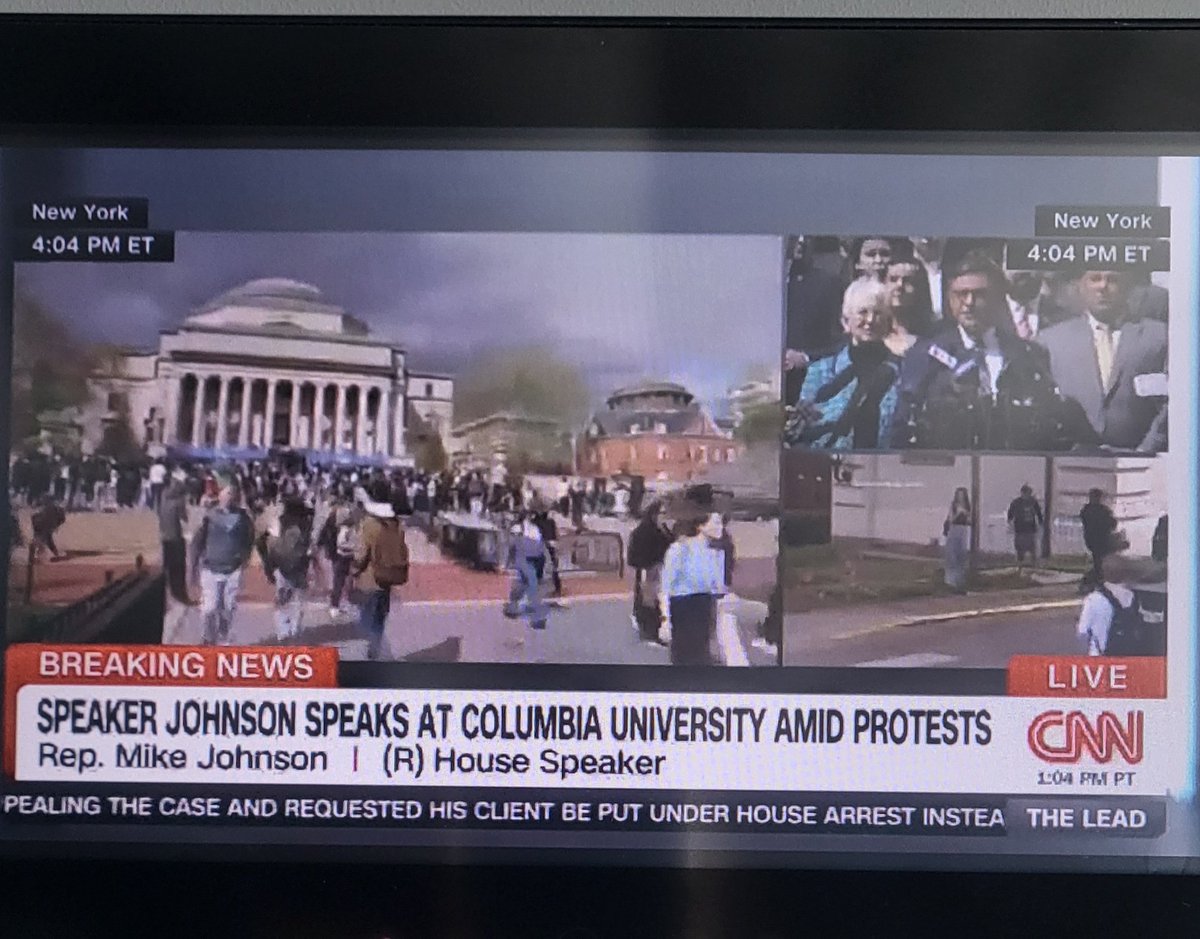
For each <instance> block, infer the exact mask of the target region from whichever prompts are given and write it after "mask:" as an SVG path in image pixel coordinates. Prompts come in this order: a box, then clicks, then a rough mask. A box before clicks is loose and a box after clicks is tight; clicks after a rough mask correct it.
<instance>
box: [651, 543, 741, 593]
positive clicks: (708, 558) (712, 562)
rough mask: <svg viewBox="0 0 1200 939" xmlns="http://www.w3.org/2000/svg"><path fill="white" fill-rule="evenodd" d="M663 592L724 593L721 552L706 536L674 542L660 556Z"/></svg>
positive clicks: (722, 556) (723, 562)
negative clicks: (663, 556)
mask: <svg viewBox="0 0 1200 939" xmlns="http://www.w3.org/2000/svg"><path fill="white" fill-rule="evenodd" d="M662 585H663V591H664V592H665V593H666V595H667V596H668V597H686V596H689V595H691V594H694V593H711V594H717V595H723V594H724V593H725V552H724V551H722V550H721V549H719V548H714V547H712V546H711V545H710V544H709V543H708V539H707V538H701V539H691V538H689V539H686V540H684V541H676V542H675V543H674V544H672V545H671V547H669V548H667V556H666V557H665V558H664V559H663V572H662Z"/></svg>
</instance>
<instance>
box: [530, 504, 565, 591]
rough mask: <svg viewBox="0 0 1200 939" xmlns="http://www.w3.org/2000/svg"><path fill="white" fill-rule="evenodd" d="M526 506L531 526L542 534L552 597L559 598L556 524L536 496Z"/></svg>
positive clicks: (560, 583) (559, 583)
mask: <svg viewBox="0 0 1200 939" xmlns="http://www.w3.org/2000/svg"><path fill="white" fill-rule="evenodd" d="M526 505H527V506H528V511H529V513H530V515H531V517H532V519H533V524H534V525H536V526H537V529H538V531H540V532H541V533H542V543H543V544H544V545H545V546H546V560H547V562H548V564H549V567H550V580H551V583H552V584H553V585H554V596H555V597H557V598H561V597H562V595H563V585H562V572H561V571H560V570H559V563H558V523H557V522H555V521H554V519H553V518H551V517H550V511H549V509H547V507H546V505H545V504H544V503H543V502H542V500H541V499H539V498H537V497H536V496H534V497H533V499H531V500H530V501H529V502H528V503H526Z"/></svg>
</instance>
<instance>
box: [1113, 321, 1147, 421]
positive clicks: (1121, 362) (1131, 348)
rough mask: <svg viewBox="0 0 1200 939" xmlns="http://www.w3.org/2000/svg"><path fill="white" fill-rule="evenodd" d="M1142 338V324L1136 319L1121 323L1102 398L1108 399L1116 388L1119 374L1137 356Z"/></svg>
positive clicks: (1119, 377) (1119, 378)
mask: <svg viewBox="0 0 1200 939" xmlns="http://www.w3.org/2000/svg"><path fill="white" fill-rule="evenodd" d="M1141 338H1142V324H1141V323H1140V322H1138V321H1137V320H1134V321H1133V322H1129V323H1123V324H1122V326H1121V339H1120V341H1119V342H1118V343H1117V354H1116V356H1115V357H1114V359H1113V368H1112V375H1110V376H1109V379H1108V387H1107V388H1105V389H1104V400H1105V401H1108V400H1109V398H1111V397H1112V394H1113V392H1114V391H1116V389H1117V385H1118V384H1119V382H1120V380H1121V375H1122V373H1123V372H1124V370H1125V369H1126V368H1128V367H1129V365H1130V363H1132V362H1133V361H1134V359H1135V358H1136V357H1137V355H1136V353H1137V346H1138V344H1139V343H1140V342H1141Z"/></svg>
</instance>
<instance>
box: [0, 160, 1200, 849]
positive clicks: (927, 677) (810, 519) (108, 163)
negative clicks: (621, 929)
mask: <svg viewBox="0 0 1200 939" xmlns="http://www.w3.org/2000/svg"><path fill="white" fill-rule="evenodd" d="M0 159H2V160H3V174H2V177H0V179H2V185H0V191H2V194H3V198H2V202H3V206H4V226H5V228H4V236H3V250H4V251H5V252H6V254H5V255H4V263H3V267H2V274H3V277H4V280H3V283H2V285H0V295H2V296H3V298H4V308H5V312H6V316H7V322H6V323H5V329H4V330H3V331H2V332H3V335H4V337H5V341H6V343H7V345H6V347H5V358H4V361H5V362H6V363H7V364H8V365H9V367H10V369H11V371H10V374H9V377H8V380H6V381H4V382H3V387H4V388H5V389H6V393H7V395H8V397H7V401H6V402H0V406H2V408H7V410H8V417H7V420H6V421H4V422H3V426H4V428H5V429H6V431H7V438H8V439H7V447H8V454H9V458H8V461H7V464H6V465H7V484H6V486H5V492H6V495H7V499H8V512H7V513H5V516H4V518H5V524H6V525H7V526H8V544H9V564H8V578H7V581H6V597H5V609H6V615H5V620H4V624H3V631H2V635H3V642H4V654H3V678H2V682H3V695H2V697H0V709H2V714H3V722H2V723H3V761H2V766H0V842H6V843H21V844H24V845H26V846H37V845H48V844H51V843H56V844H60V845H61V844H64V843H69V844H72V845H75V846H80V845H83V846H86V845H103V844H106V843H112V842H117V841H119V842H122V843H125V844H135V845H140V846H143V847H144V848H145V849H146V850H148V851H150V852H152V853H153V852H154V851H157V852H158V853H159V854H161V855H162V856H168V855H170V854H171V853H173V852H179V851H182V850H185V849H190V850H194V851H195V852H197V853H198V854H203V855H205V856H212V857H218V858H219V857H232V856H233V853H232V852H236V851H238V850H239V846H245V845H255V846H260V847H262V848H264V849H278V850H280V851H286V852H289V853H290V854H289V856H292V857H299V856H310V855H311V856H314V857H321V856H322V854H323V852H329V851H333V850H334V849H337V850H339V851H342V852H343V853H345V852H350V853H353V851H354V850H358V849H361V850H363V851H366V850H373V851H386V850H396V851H401V852H407V853H409V854H414V855H417V856H423V857H424V856H427V857H429V858H433V859H436V858H439V857H441V858H446V859H453V858H455V857H458V858H462V857H464V856H474V853H475V852H479V856H483V852H490V853H489V854H488V856H489V857H499V858H501V859H503V858H505V857H509V856H511V857H513V858H516V857H519V856H528V855H529V853H531V852H556V851H562V850H571V851H575V852H577V851H584V852H591V853H594V854H595V856H596V857H597V858H598V859H599V860H600V861H603V860H604V859H605V858H613V859H616V858H620V859H621V862H622V863H629V862H630V859H631V858H632V859H633V862H634V863H639V860H638V859H639V858H641V859H644V860H643V861H641V862H640V863H654V864H662V863H666V864H678V863H689V864H694V863H704V861H703V858H705V857H711V858H721V859H723V861H724V862H731V863H734V864H737V863H746V864H750V863H762V861H761V860H760V861H755V860H753V859H755V858H759V859H766V858H769V859H771V862H772V863H784V864H795V865H804V864H820V863H823V861H822V859H825V860H826V861H828V859H830V858H833V857H834V856H838V855H843V856H846V857H848V858H852V857H854V856H861V857H868V856H869V857H870V858H871V863H872V864H875V865H884V866H888V865H891V864H899V863H907V864H909V865H912V864H913V863H931V864H936V858H938V857H939V856H940V857H943V858H945V859H946V860H945V861H944V862H943V863H947V864H955V863H965V864H966V865H967V866H978V865H981V864H985V863H986V864H990V865H992V866H1004V865H1005V862H1004V860H1003V859H1004V858H1005V857H1009V858H1010V859H1012V860H1011V861H1010V866H1016V864H1017V859H1019V858H1028V857H1033V858H1035V859H1036V860H1035V861H1034V863H1035V864H1040V865H1042V866H1044V867H1046V868H1054V867H1058V868H1069V867H1071V866H1072V865H1073V864H1076V863H1078V862H1079V859H1080V858H1081V857H1083V856H1087V857H1090V858H1101V859H1116V860H1117V861H1120V860H1121V859H1125V860H1126V861H1127V862H1128V863H1129V864H1130V865H1131V866H1132V865H1134V864H1140V865H1141V866H1142V868H1143V869H1144V868H1145V865H1146V859H1158V860H1157V862H1156V863H1157V864H1158V865H1159V869H1164V870H1169V869H1171V867H1170V865H1171V863H1172V862H1171V859H1172V858H1174V859H1182V858H1186V857H1189V856H1194V855H1196V854H1197V853H1198V852H1197V848H1198V847H1200V842H1198V841H1197V838H1200V812H1198V811H1197V809H1196V806H1195V803H1194V801H1193V800H1194V796H1195V790H1194V787H1195V777H1196V747H1195V738H1196V726H1195V725H1196V671H1197V658H1196V643H1195V639H1194V635H1195V630H1194V617H1195V609H1196V581H1197V576H1196V575H1197V571H1196V555H1195V544H1194V541H1195V537H1196V530H1197V527H1196V521H1197V514H1196V499H1197V480H1196V468H1197V454H1196V439H1197V433H1196V431H1197V421H1196V417H1197V408H1196V387H1195V385H1196V369H1195V361H1196V355H1197V339H1196V330H1197V315H1196V310H1197V306H1198V303H1200V294H1198V289H1200V288H1198V283H1200V279H1198V277H1197V271H1198V270H1200V236H1198V232H1200V163H1198V162H1197V161H1196V160H1195V159H1192V158H1184V157H1158V156H1136V155H1111V154H1109V155H1105V154H1103V153H1099V152H1091V153H1085V152H1079V153H1074V152H1065V151H1060V152H1056V153H1040V154H1039V153H1037V152H1030V153H1029V154H1027V155H1021V154H1018V153H1015V152H1013V153H1008V154H1007V155H988V154H986V153H982V152H966V151H963V152H955V150H954V148H953V147H949V146H948V147H946V148H945V149H944V152H938V153H929V152H921V153H915V152H903V151H902V150H899V149H898V150H897V151H896V152H893V153H886V152H854V151H851V150H847V151H845V152H840V153H833V152H830V153H816V152H814V153H804V152H784V151H767V150H764V151H758V152H756V151H751V150H745V149H742V150H737V149H733V148H730V147H726V148H725V149H720V148H717V147H706V146H698V147H695V148H691V149H678V150H670V151H668V150H662V151H656V152H647V151H639V150H636V149H628V148H626V149H621V148H612V149H605V148H604V147H601V146H592V147H590V148H587V149H568V148H562V149H555V148H552V147H550V148H548V147H540V148H538V147H533V148H528V149H505V148H503V147H501V146H499V145H495V146H487V145H480V146H476V147H472V148H441V149H439V148H436V147H432V146H423V147H414V148H410V149H378V148H376V149H353V148H343V149H338V148H325V149H320V150H317V149H313V150H305V149H261V148H260V149H254V148H246V149H201V148H192V149H168V148H157V149H155V148H144V149H137V148H124V149H116V148H113V149H104V148H68V147H58V148H33V147H25V148H20V147H17V148H9V149H6V150H4V151H3V152H2V153H0ZM1172 506H1173V507H1174V508H1175V519H1174V521H1169V514H1170V513H1169V508H1170V507H1172ZM1169 528H1170V529H1171V532H1170V537H1169V536H1168V529H1169ZM547 856H549V855H547ZM901 856H904V857H907V858H908V860H907V861H902V860H901ZM964 856H974V860H970V859H968V860H966V861H965V862H964V861H962V858H963V857H964ZM889 857H891V858H894V859H895V860H889ZM914 857H920V858H925V859H927V860H925V861H914V860H913V858H914ZM806 858H807V859H808V860H806ZM956 858H957V859H958V860H955V859H956Z"/></svg>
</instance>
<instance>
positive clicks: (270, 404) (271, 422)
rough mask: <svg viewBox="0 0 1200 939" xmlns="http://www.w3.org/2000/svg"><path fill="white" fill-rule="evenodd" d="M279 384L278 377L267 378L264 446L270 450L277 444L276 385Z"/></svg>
mask: <svg viewBox="0 0 1200 939" xmlns="http://www.w3.org/2000/svg"><path fill="white" fill-rule="evenodd" d="M277 384H278V381H276V379H274V378H268V379H267V409H266V410H265V411H264V412H263V434H262V435H263V439H262V446H263V447H264V448H265V449H268V450H269V449H270V448H271V447H272V446H274V445H275V386H276V385H277Z"/></svg>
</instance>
